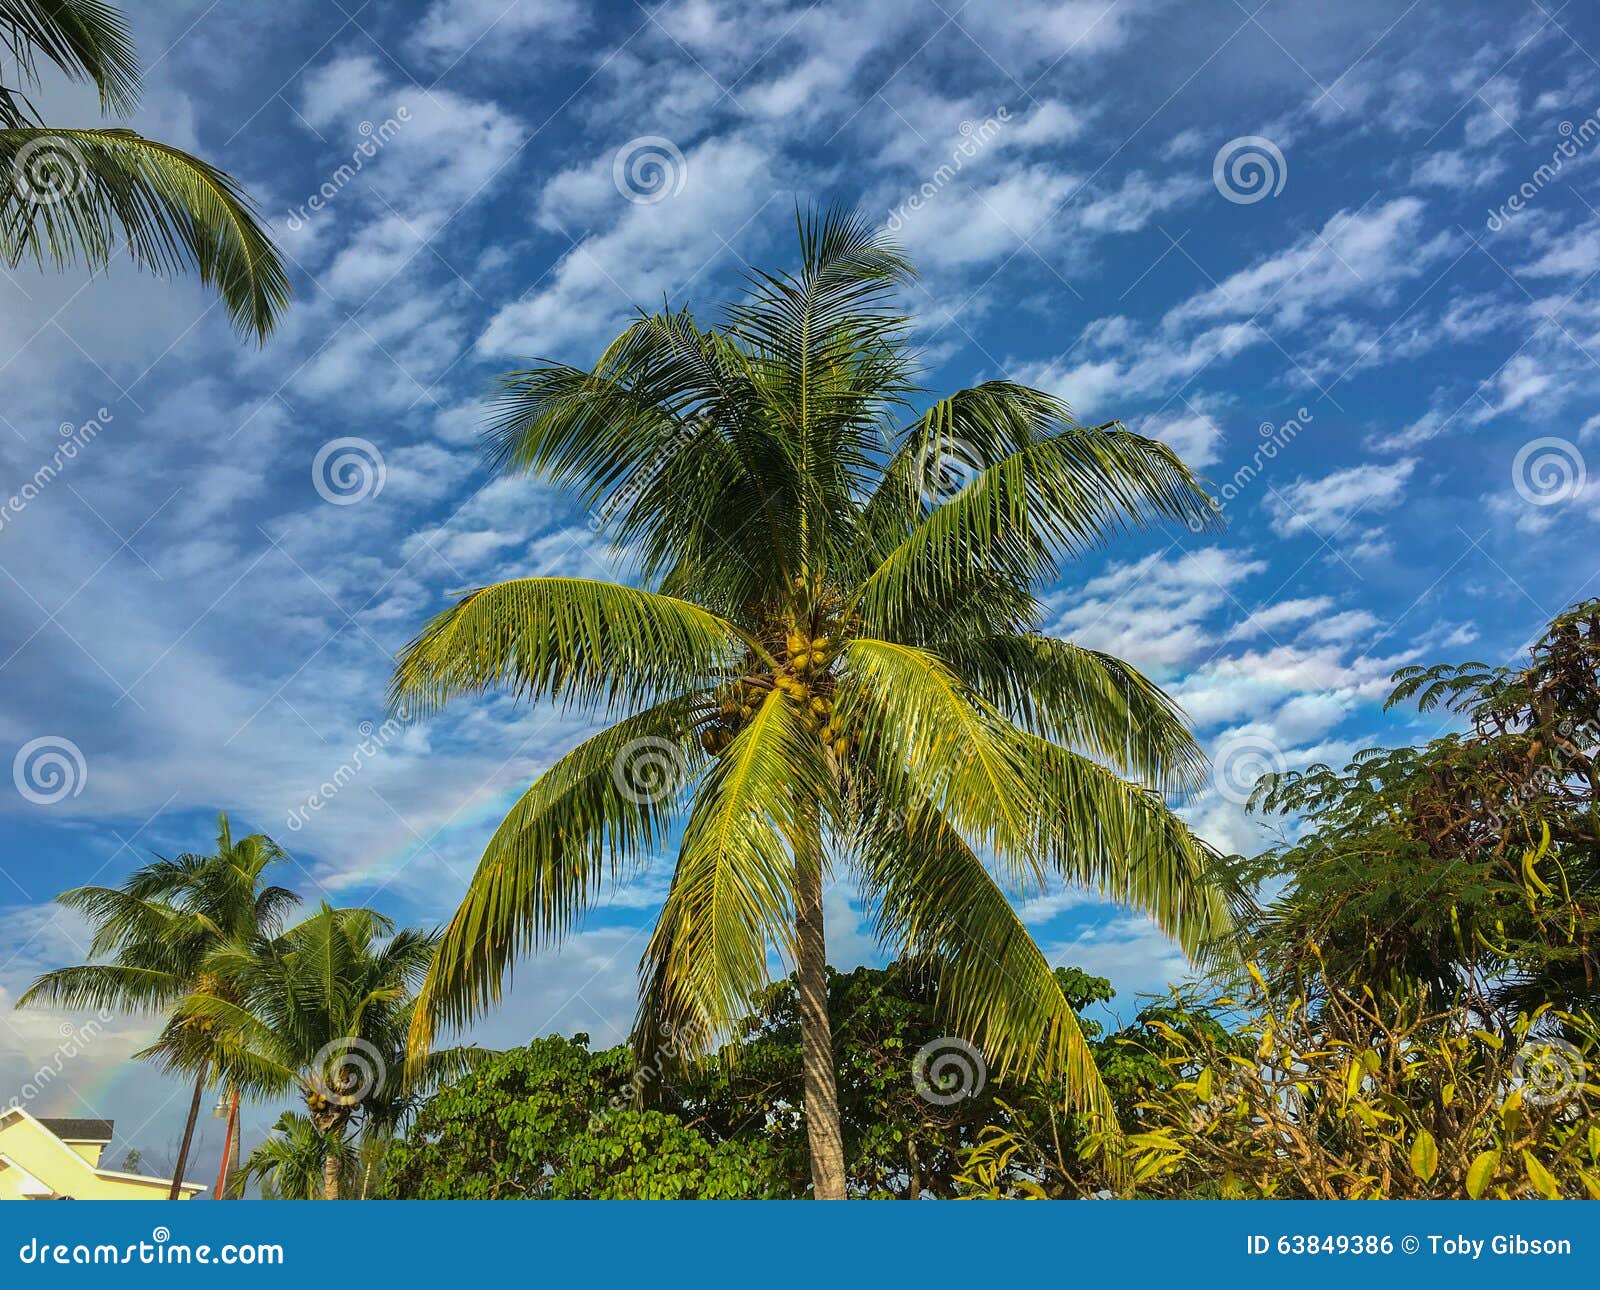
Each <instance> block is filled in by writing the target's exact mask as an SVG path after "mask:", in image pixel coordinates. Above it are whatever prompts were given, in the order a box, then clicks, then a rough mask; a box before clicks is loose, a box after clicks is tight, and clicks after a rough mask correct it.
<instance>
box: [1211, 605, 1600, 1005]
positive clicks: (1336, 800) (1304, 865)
mask: <svg viewBox="0 0 1600 1290" xmlns="http://www.w3.org/2000/svg"><path fill="white" fill-rule="evenodd" d="M1395 676H1396V681H1397V682H1398V684H1397V687H1396V689H1395V691H1394V695H1393V697H1392V698H1391V700H1390V702H1391V704H1394V703H1399V702H1403V701H1406V700H1409V699H1413V698H1414V699H1416V700H1417V701H1418V703H1419V705H1420V706H1421V707H1422V708H1423V709H1424V710H1427V709H1429V708H1433V707H1436V706H1442V707H1445V708H1448V709H1450V710H1452V711H1454V712H1457V713H1459V714H1460V715H1461V716H1462V717H1463V718H1464V719H1465V720H1466V722H1467V723H1468V729H1467V730H1466V731H1464V732H1462V733H1459V734H1451V735H1447V736H1445V737H1443V738H1439V739H1435V740H1433V741H1431V742H1430V743H1428V744H1427V745H1425V746H1424V747H1421V748H1402V749H1395V750H1378V749H1372V750H1369V751H1367V752H1364V753H1361V754H1358V755H1357V756H1356V757H1355V758H1354V759H1353V760H1352V761H1351V763H1350V764H1349V765H1348V766H1347V767H1345V769H1344V770H1342V771H1335V770H1333V769H1331V768H1330V767H1328V766H1320V765H1319V766H1313V767H1311V768H1310V769H1308V770H1306V771H1304V772H1299V773H1291V774H1288V775H1282V776H1277V777H1274V778H1271V779H1269V780H1267V781H1264V782H1263V784H1262V785H1261V786H1260V787H1259V788H1258V790H1257V801H1258V804H1259V805H1260V806H1261V807H1262V808H1263V809H1265V810H1267V811H1271V812H1283V813H1299V814H1303V815H1305V816H1306V817H1307V818H1308V823H1309V827H1308V828H1307V829H1306V830H1305V832H1304V833H1303V834H1302V835H1301V836H1300V837H1299V838H1298V840H1296V841H1294V842H1292V843H1289V844H1286V845H1284V846H1281V847H1278V848H1275V849H1274V850H1271V851H1269V852H1267V853H1266V854H1265V855H1264V856H1262V857H1259V858H1258V859H1257V860H1256V861H1254V862H1252V863H1250V864H1249V865H1246V866H1244V867H1243V869H1242V871H1241V876H1242V878H1243V879H1244V880H1246V881H1260V880H1278V879H1282V880H1285V881H1284V886H1283V889H1282V892H1281V894H1280V895H1279V896H1278V898H1277V899H1276V900H1275V901H1274V902H1273V903H1272V904H1271V905H1270V906H1269V907H1268V908H1267V909H1266V910H1265V911H1264V913H1263V915H1262V916H1261V917H1260V918H1259V919H1258V920H1257V922H1256V924H1255V926H1254V927H1253V928H1252V932H1253V939H1254V941H1255V946H1256V950H1257V952H1258V954H1259V955H1260V956H1261V958H1262V959H1263V961H1264V962H1266V963H1267V964H1269V965H1271V966H1272V968H1273V970H1274V971H1275V972H1276V973H1277V974H1278V976H1279V977H1280V978H1281V979H1287V978H1289V977H1294V976H1303V977H1306V978H1307V979H1308V981H1309V988H1311V990H1312V992H1313V995H1315V994H1316V993H1317V992H1318V990H1319V987H1318V986H1317V983H1316V981H1315V979H1314V978H1315V977H1316V975H1317V974H1318V973H1320V972H1322V971H1323V970H1324V969H1325V970H1326V973H1327V975H1328V977H1329V979H1330V980H1331V981H1332V982H1333V983H1335V984H1341V985H1343V986H1345V987H1346V988H1353V987H1354V985H1355V983H1358V982H1371V983H1373V984H1375V985H1379V986H1381V987H1383V988H1394V989H1398V990H1401V991H1402V992H1403V991H1404V990H1406V989H1408V988H1410V987H1411V986H1413V985H1416V984H1421V985H1425V986H1427V987H1428V988H1429V989H1430V990H1431V992H1432V994H1433V996H1434V997H1435V998H1437V999H1445V998H1452V997H1456V996H1458V995H1459V996H1461V997H1462V998H1463V999H1464V1001H1465V1002H1466V1003H1467V1004H1469V1005H1470V1006H1473V1007H1476V1008H1478V1009H1480V1010H1482V1011H1484V1012H1486V1013H1488V1014H1490V1015H1494V1016H1498V1017H1499V1018H1500V1020H1501V1022H1502V1024H1509V1021H1510V1019H1511V1018H1514V1017H1515V1016H1516V1014H1517V1013H1519V1012H1531V1011H1533V1010H1535V1009H1537V1008H1538V1007H1539V1006H1541V1005H1542V1004H1545V1003H1552V1004H1554V1005H1556V1006H1557V1007H1559V1008H1562V1009H1565V1010H1569V1011H1571V1010H1580V1009H1585V1008H1589V1009H1593V1008H1596V1007H1597V1006H1600V802H1597V790H1600V762H1597V760H1596V757H1597V752H1600V601H1590V602H1587V603H1585V604H1582V605H1578V606H1576V607H1574V608H1573V609H1571V610H1569V611H1567V612H1566V613H1564V614H1562V615H1561V616H1560V617H1558V618H1557V619H1556V620H1555V621H1554V622H1552V623H1551V624H1550V626H1549V628H1548V629H1547V630H1546V632H1545V633H1544V635H1543V637H1542V638H1541V639H1540V640H1539V641H1538V642H1537V643H1536V644H1535V645H1534V647H1533V649H1532V652H1531V656H1530V659H1529V661H1528V663H1527V664H1526V665H1525V666H1522V667H1519V668H1490V667H1486V666H1485V665H1483V664H1480V663H1468V664H1464V665H1462V666H1459V667H1435V668H1429V669H1422V668H1406V669H1402V670H1401V671H1400V672H1397V673H1396V674H1395ZM1314 1001H1315V1000H1314V999H1313V1002H1314Z"/></svg>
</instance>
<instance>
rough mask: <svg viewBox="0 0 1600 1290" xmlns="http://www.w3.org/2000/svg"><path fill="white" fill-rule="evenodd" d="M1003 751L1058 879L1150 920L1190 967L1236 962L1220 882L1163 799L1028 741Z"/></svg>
mask: <svg viewBox="0 0 1600 1290" xmlns="http://www.w3.org/2000/svg"><path fill="white" fill-rule="evenodd" d="M1010 743H1011V746H1012V747H1013V748H1014V750H1015V754H1016V756H1017V758H1018V761H1019V763H1020V764H1021V765H1022V766H1023V771H1022V773H1023V775H1024V776H1025V778H1026V780H1027V782H1028V784H1029V786H1030V790H1031V792H1032V793H1033V794H1034V796H1035V800H1036V801H1037V802H1038V804H1039V809H1040V813H1041V817H1042V819H1043V822H1044V827H1043V828H1042V830H1041V833H1040V838H1041V841H1042V843H1043V845H1044V846H1045V849H1046V852H1047V854H1048V856H1049V859H1050V862H1051V864H1052V865H1053V866H1054V868H1055V869H1056V871H1057V872H1058V873H1059V874H1060V875H1061V877H1063V878H1064V879H1066V880H1067V881H1068V882H1072V883H1076V884H1079V885H1082V886H1084V887H1087V888H1089V889H1090V890H1092V891H1097V892H1099V893H1100V894H1101V895H1102V896H1104V897H1106V898H1107V899H1109V900H1113V901H1116V902H1118V903H1119V904H1122V905H1126V906H1130V907H1132V908H1134V909H1138V910H1141V911H1143V912H1144V913H1146V914H1148V915H1149V916H1150V917H1151V918H1152V919H1153V920H1154V921H1155V922H1156V924H1157V925H1158V926H1160V927H1161V929H1162V930H1163V931H1165V932H1166V933H1167V934H1168V935H1169V936H1172V937H1173V938H1174V939H1175V940H1177V941H1178V942H1179V944H1181V945H1182V946H1183V948H1184V950H1185V952H1187V953H1188V954H1189V955H1190V957H1191V958H1196V959H1203V958H1206V957H1218V958H1226V957H1228V956H1229V955H1230V954H1231V953H1234V952H1235V950H1234V947H1233V945H1232V942H1233V938H1234V926H1233V916H1232V912H1231V908H1230V894H1231V893H1230V890H1229V882H1230V880H1229V878H1228V876H1227V872H1226V870H1225V869H1224V868H1223V867H1222V866H1221V865H1220V864H1219V863H1218V856H1217V853H1216V852H1215V851H1214V850H1213V849H1212V848H1211V847H1209V846H1207V845H1206V844H1205V843H1203V842H1201V841H1200V839H1199V838H1197V837H1195V835H1194V834H1193V833H1192V832H1191V831H1190V829H1189V827H1188V825H1186V824H1185V823H1184V822H1183V821H1182V820H1180V819H1179V818H1178V816H1177V815H1176V814H1174V813H1173V811H1172V810H1171V809H1170V808H1169V807H1168V806H1167V804H1166V803H1165V802H1164V801H1163V800H1162V798H1161V796H1160V794H1158V793H1155V792H1153V791H1151V790H1149V789H1146V788H1140V787H1139V786H1138V785H1136V784H1130V783H1129V782H1128V781H1127V780H1125V779H1123V778H1121V777H1120V776H1119V775H1117V773H1116V772H1115V771H1112V770H1110V769H1108V768H1107V767H1105V766H1102V765H1100V764H1099V763H1098V762H1095V761H1093V760H1091V759H1090V758H1088V757H1085V756H1082V755H1081V754H1079V753H1075V752H1071V751H1069V750H1068V749H1065V748H1062V747H1060V746H1058V745H1056V744H1052V743H1050V742H1049V741H1048V740H1046V739H1041V738H1039V737H1038V736H1036V735H1032V734H1029V733H1027V732H1026V731H1022V730H1013V731H1012V732H1011V735H1010Z"/></svg>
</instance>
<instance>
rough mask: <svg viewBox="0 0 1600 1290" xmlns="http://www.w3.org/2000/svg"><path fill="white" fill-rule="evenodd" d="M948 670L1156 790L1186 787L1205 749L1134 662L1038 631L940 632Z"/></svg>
mask: <svg viewBox="0 0 1600 1290" xmlns="http://www.w3.org/2000/svg"><path fill="white" fill-rule="evenodd" d="M935 648H936V649H937V651H938V652H939V653H940V654H941V655H942V656H943V657H945V658H947V659H949V661H950V664H951V667H952V668H953V670H954V671H955V672H956V673H957V674H959V675H960V676H962V677H963V678H965V679H966V680H968V681H970V682H971V683H972V685H973V687H974V688H975V689H976V690H977V691H978V692H979V693H980V694H982V695H983V696H984V697H985V698H986V699H988V700H989V701H990V702H992V703H993V704H995V706H996V707H998V708H999V709H1000V710H1001V711H1002V712H1004V713H1005V714H1006V715H1007V716H1008V717H1010V718H1011V719H1012V720H1013V721H1015V722H1017V723H1018V724H1020V725H1022V726H1024V727H1025V728H1027V729H1030V730H1032V731H1034V732H1035V733H1037V734H1041V735H1043V736H1045V737H1046V738H1048V739H1050V740H1052V741H1054V742H1056V743H1062V744H1066V745H1068V746H1069V747H1072V748H1076V749H1079V750H1081V751H1084V752H1088V753H1090V754H1092V755H1094V756H1095V757H1097V758H1099V759H1101V760H1103V761H1105V762H1106V763H1107V764H1108V765H1110V766H1111V767H1113V768H1114V769H1116V770H1117V771H1119V772H1121V773H1122V774H1125V775H1131V776H1133V777H1134V778H1136V779H1138V780H1139V781H1140V782H1142V783H1145V784H1148V785H1149V786H1151V787H1153V788H1156V789H1159V790H1171V791H1178V792H1184V791H1192V790H1194V789H1196V788H1198V787H1199V786H1200V784H1201V783H1202V782H1203V781H1204V779H1205V775H1206V761H1205V755H1204V754H1203V753H1202V752H1201V751H1200V746H1199V744H1197V743H1196V742H1195V739H1194V736H1193V735H1192V734H1191V733H1190V731H1189V726H1188V723H1187V722H1186V721H1185V719H1184V715H1183V712H1182V710H1181V709H1180V708H1179V707H1178V705H1177V704H1176V703H1174V702H1173V701H1172V700H1171V699H1170V698H1169V697H1168V696H1167V695H1166V693H1165V692H1164V691H1163V690H1162V689H1161V687H1160V686H1158V685H1156V684H1155V683H1154V682H1153V681H1151V680H1150V679H1149V678H1148V677H1146V676H1144V675H1143V674H1142V673H1141V672H1140V671H1139V670H1138V669H1137V668H1134V667H1131V666H1129V665H1128V664H1127V663H1125V662H1123V661H1122V660H1121V659H1119V658H1116V657H1114V656H1113V655H1110V654H1106V653H1104V652H1102V651H1100V650H1092V649H1086V648H1084V647H1083V646H1081V645H1074V644H1073V643H1071V642H1070V641H1064V640H1057V639H1056V638H1054V637H1050V636H1044V635H1042V634H1039V633H1036V632H1029V633H1024V634H1019V635H1002V636H993V637H988V638H982V637H967V638H965V639H963V638H962V637H960V636H959V635H956V634H949V635H945V636H944V637H943V639H942V640H941V641H940V643H939V645H938V646H936V647H935Z"/></svg>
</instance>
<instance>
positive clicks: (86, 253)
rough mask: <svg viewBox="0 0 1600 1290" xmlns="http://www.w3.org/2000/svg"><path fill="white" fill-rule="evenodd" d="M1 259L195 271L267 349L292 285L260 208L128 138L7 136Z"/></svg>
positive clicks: (184, 158) (174, 154) (192, 163)
mask: <svg viewBox="0 0 1600 1290" xmlns="http://www.w3.org/2000/svg"><path fill="white" fill-rule="evenodd" d="M0 170H3V171H4V172H5V173H6V174H12V175H16V176H17V177H18V178H17V182H15V183H12V184H7V185H6V186H5V188H4V190H3V191H0V259H3V260H4V261H5V263H6V264H7V266H9V267H15V266H16V265H17V264H18V263H20V262H21V261H22V259H23V258H24V257H27V258H29V259H31V260H33V261H34V262H35V263H37V264H38V265H39V266H40V267H41V268H42V267H47V266H48V267H53V268H58V269H59V268H65V267H67V266H69V265H76V264H84V265H87V266H88V267H89V268H90V269H102V268H105V267H106V266H108V265H109V264H111V263H112V262H113V260H115V258H116V256H117V255H118V253H119V252H120V251H123V250H126V251H127V253H128V257H129V259H130V260H132V262H133V263H134V264H135V265H137V266H139V267H141V268H144V269H147V270H150V271H151V272H154V273H156V274H158V275H163V276H170V275H174V274H176V273H178V272H179V271H181V270H184V269H187V268H189V267H190V266H192V267H193V268H194V269H195V271H196V272H198V273H199V275H200V278H201V280H202V281H204V282H207V283H209V284H211V285H213V286H215V287H216V289H217V291H218V292H219V294H220V295H221V297H222V301H223V304H224V305H225V306H226V308H227V310H228V313H229V315H230V316H231V318H232V319H233V324H234V326H235V327H236V328H237V329H238V330H239V331H241V332H247V333H250V334H253V335H254V336H255V337H256V338H257V339H258V340H261V341H264V340H265V339H266V338H267V336H268V335H269V334H270V333H271V331H272V330H273V328H274V327H275V326H276V325H277V321H278V319H279V317H280V316H281V315H282V313H283V311H284V310H285V308H287V306H288V302H289V294H290V287H289V278H288V275H287V273H285V271H284V268H283V265H282V263H281V262H280V261H279V258H278V253H277V250H276V248H275V247H274V246H273V244H272V239H271V237H270V236H269V235H268V233H267V231H266V229H265V227H264V226H263V225H262V223H261V221H260V219H259V217H258V214H257V212H256V208H255V206H254V204H253V203H252V202H251V200H250V198H249V196H248V194H246V193H245V191H244V190H243V188H241V187H240V186H239V184H238V183H237V182H236V181H234V180H233V179H232V178H230V177H229V176H228V175H226V174H224V173H223V172H222V171H220V170H218V169H217V168H216V167H215V166H212V165H210V164H209V163H208V162H205V161H202V160H201V159H200V158H198V157H194V156H191V155H190V154H189V153H186V152H183V151H181V150H179V149H177V148H174V147H171V146H169V145H168V144H164V143H158V142H156V141H155V140H153V139H146V138H144V137H142V136H140V135H137V134H135V133H133V132H132V131H131V130H119V129H90V130H60V129H50V128H46V127H43V126H12V127H10V128H7V129H0Z"/></svg>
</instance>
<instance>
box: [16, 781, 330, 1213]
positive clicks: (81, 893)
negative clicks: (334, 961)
mask: <svg viewBox="0 0 1600 1290" xmlns="http://www.w3.org/2000/svg"><path fill="white" fill-rule="evenodd" d="M281 859H283V851H282V849H281V848H280V847H279V846H278V845H277V843H275V842H273V841H272V839H271V838H269V837H267V836H266V835H265V834H260V833H253V834H251V835H250V836H249V837H245V838H240V839H238V840H237V841H235V840H234V837H233V830H232V828H231V827H230V826H229V824H228V816H227V814H226V812H223V813H219V814H218V816H217V850H216V854H215V855H209V856H203V855H193V854H184V855H180V856H179V857H178V858H177V859H176V860H166V859H162V858H159V857H158V858H157V859H156V860H155V861H154V862H152V863H150V864H147V865H145V866H143V867H142V868H140V869H136V870H135V871H134V872H133V873H131V874H129V875H128V877H127V879H126V880H125V881H124V882H123V884H122V886H120V887H98V886H88V887H74V888H73V889H72V890H70V891H64V892H62V893H61V894H60V895H59V896H57V897H56V902H57V903H58V904H61V905H64V906H66V907H67V908H68V909H72V910H75V911H77V912H78V913H80V914H83V915H84V916H85V917H86V918H88V919H89V921H90V922H91V923H93V924H94V926H95V932H94V938H93V940H92V941H91V942H90V945H89V954H90V957H91V958H96V959H104V960H106V961H105V962H102V963H88V964H84V965H82V966H78V967H66V968H58V969H56V970H55V971H53V972H46V973H45V974H44V975H43V976H41V977H40V978H39V979H38V980H37V981H35V982H34V983H33V984H32V985H31V986H29V987H28V989H27V990H26V991H25V992H24V993H23V995H22V997H21V998H19V999H18V1000H17V1006H18V1007H19V1008H21V1007H28V1006H30V1005H39V1006H44V1007H58V1008H94V1009H100V1008H114V1009H117V1010H118V1011H123V1012H155V1013H168V1014H169V1020H168V1022H167V1024H166V1026H165V1028H164V1029H163V1030H162V1033H161V1036H160V1037H159V1038H158V1039H157V1041H156V1043H155V1044H153V1045H152V1046H150V1047H149V1048H147V1049H145V1050H144V1051H143V1052H141V1053H140V1054H139V1055H140V1056H141V1057H146V1058H151V1059H154V1060H157V1061H159V1062H161V1063H162V1064H163V1065H166V1066H167V1067H169V1068H172V1069H180V1070H184V1071H188V1072H192V1073H193V1075H194V1093H193V1096H192V1097H191V1098H190V1101H189V1113H188V1116H187V1118H186V1119H185V1121H184V1128H183V1140H182V1142H181V1143H180V1145H179V1147H178V1159H177V1163H176V1164H175V1165H174V1166H173V1170H172V1192H171V1197H172V1198H173V1199H176V1198H177V1196H178V1193H179V1190H180V1184H181V1183H182V1181H183V1174H184V1169H185V1167H186V1166H187V1164H188V1160H189V1147H190V1145H191V1143H192V1142H193V1140H194V1127H195V1121H196V1120H197V1119H198V1118H199V1114H200V1102H201V1099H202V1098H203V1097H204V1095H205V1088H206V1084H207V1083H208V1082H209V1080H210V1077H211V1075H212V1073H213V1071H214V1070H215V1069H216V1066H217V1056H218V1054H217V1052H216V1049H215V1044H214V1042H213V1039H214V1037H213V1035H212V1033H211V1031H210V1029H209V1028H208V1027H206V1026H205V1024H204V1023H203V1022H202V1021H198V1020H195V1019H193V1018H191V1017H189V1016H188V1015H187V1014H185V1013H184V1011H183V1006H182V1005H183V1004H184V1002H185V1001H186V1000H190V999H193V998H196V997H199V996H205V997H207V998H214V999H218V1000H229V999H235V998H237V997H238V995H237V986H236V983H235V982H234V980H233V978H232V977H231V976H230V975H229V972H228V971H227V970H224V969H221V968H219V966H218V965H217V964H216V963H215V962H214V961H213V955H214V954H215V953H216V952H217V951H218V950H220V949H221V948H222V947H224V946H225V945H231V944H235V943H242V942H247V941H249V940H251V939H252V938H257V937H270V936H272V935H274V934H276V932H277V931H278V928H279V926H280V925H281V921H282V918H283V915H284V913H285V911H287V910H288V909H289V908H290V907H291V906H292V905H294V904H295V903H296V902H297V901H298V899H299V897H297V896H296V895H295V894H294V893H293V892H292V891H289V890H288V889H287V888H285V887H277V886H270V885H268V884H267V882H266V871H267V868H268V866H269V865H272V864H275V863H277V862H278V861H279V860H281Z"/></svg>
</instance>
